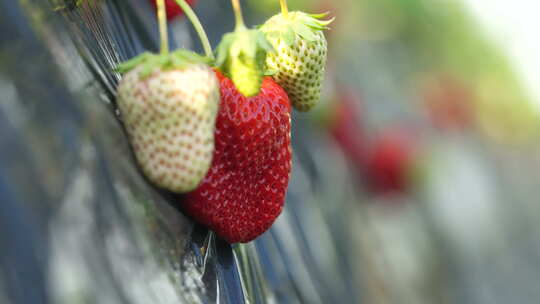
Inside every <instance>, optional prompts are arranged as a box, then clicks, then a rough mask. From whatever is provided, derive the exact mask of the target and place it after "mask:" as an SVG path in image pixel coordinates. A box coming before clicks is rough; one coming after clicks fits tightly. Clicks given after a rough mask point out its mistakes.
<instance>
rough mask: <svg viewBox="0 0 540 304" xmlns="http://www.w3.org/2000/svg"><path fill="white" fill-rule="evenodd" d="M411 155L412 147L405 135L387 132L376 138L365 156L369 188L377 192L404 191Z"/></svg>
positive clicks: (406, 184) (396, 192)
mask: <svg viewBox="0 0 540 304" xmlns="http://www.w3.org/2000/svg"><path fill="white" fill-rule="evenodd" d="M412 156H413V155H412V147H411V146H410V143H409V140H408V138H406V137H405V136H403V135H401V134H397V133H387V134H384V135H383V136H381V137H380V138H378V139H377V140H376V141H375V142H374V144H373V147H372V149H371V152H370V153H369V154H368V157H367V163H366V169H365V170H366V180H367V182H368V186H369V188H370V189H371V190H372V191H374V192H375V193H378V194H398V193H403V192H406V190H407V187H408V184H409V173H410V171H409V170H410V169H411V165H412Z"/></svg>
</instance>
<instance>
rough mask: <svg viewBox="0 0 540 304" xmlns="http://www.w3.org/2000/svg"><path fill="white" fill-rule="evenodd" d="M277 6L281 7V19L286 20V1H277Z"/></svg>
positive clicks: (287, 10) (287, 12)
mask: <svg viewBox="0 0 540 304" xmlns="http://www.w3.org/2000/svg"><path fill="white" fill-rule="evenodd" d="M279 5H280V6H281V14H283V17H285V18H287V17H288V16H289V8H288V7H287V0H279Z"/></svg>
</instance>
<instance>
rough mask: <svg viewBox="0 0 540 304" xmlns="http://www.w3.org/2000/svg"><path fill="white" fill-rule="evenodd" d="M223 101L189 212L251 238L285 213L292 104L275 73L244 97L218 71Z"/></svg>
mask: <svg viewBox="0 0 540 304" xmlns="http://www.w3.org/2000/svg"><path fill="white" fill-rule="evenodd" d="M216 74H217V76H218V79H219V81H220V86H221V104H220V109H219V113H218V118H217V122H216V131H215V150H214V156H213V161H212V165H211V167H210V170H209V171H208V174H207V175H206V177H205V178H204V180H203V181H202V183H201V184H200V186H199V188H197V189H196V190H195V191H193V192H191V193H188V194H187V195H186V196H185V199H184V201H183V208H184V210H185V212H186V213H187V214H189V215H191V216H192V217H194V218H195V219H196V220H197V221H198V222H200V223H202V224H204V225H206V226H208V227H209V228H210V229H212V230H214V231H215V232H216V233H217V234H218V235H219V236H221V237H222V238H224V239H225V240H227V241H228V242H230V243H236V242H242V243H245V242H249V241H251V240H253V239H255V238H256V237H257V236H259V235H260V234H262V233H263V232H265V231H266V230H267V229H268V228H270V226H271V225H272V223H273V222H274V220H275V219H276V218H277V217H278V215H279V214H280V213H281V210H282V208H283V204H284V201H285V192H286V190H287V186H288V183H289V175H290V171H291V154H292V152H291V142H290V140H291V137H290V129H291V107H290V103H289V98H288V97H287V94H286V93H285V91H284V90H283V89H282V88H281V87H280V86H279V85H277V84H276V83H275V82H274V81H273V80H272V78H270V77H265V78H264V79H263V83H262V87H261V92H260V93H259V94H258V95H256V96H253V97H249V98H247V97H245V96H243V95H242V94H241V93H239V92H238V90H237V89H236V87H235V86H234V85H233V83H232V81H231V80H230V79H229V78H226V77H225V76H223V75H222V74H221V73H220V72H216Z"/></svg>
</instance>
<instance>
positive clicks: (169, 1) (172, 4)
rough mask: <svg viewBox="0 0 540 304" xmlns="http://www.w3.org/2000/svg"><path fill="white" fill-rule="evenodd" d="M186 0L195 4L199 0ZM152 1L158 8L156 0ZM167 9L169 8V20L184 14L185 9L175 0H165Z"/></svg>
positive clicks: (190, 3)
mask: <svg viewBox="0 0 540 304" xmlns="http://www.w3.org/2000/svg"><path fill="white" fill-rule="evenodd" d="M186 2H187V3H188V4H189V5H190V6H193V5H195V3H196V2H197V0H186ZM150 3H151V4H152V6H153V7H154V8H156V0H150ZM165 9H166V10H167V20H169V21H170V20H172V19H174V18H176V17H178V16H180V15H182V14H184V11H183V10H182V8H180V6H179V5H178V4H177V3H176V1H175V0H165Z"/></svg>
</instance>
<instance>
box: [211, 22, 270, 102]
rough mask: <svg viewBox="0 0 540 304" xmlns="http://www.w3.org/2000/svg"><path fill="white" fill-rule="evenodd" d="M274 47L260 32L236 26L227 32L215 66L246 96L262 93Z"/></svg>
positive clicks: (219, 47) (219, 48) (218, 51)
mask: <svg viewBox="0 0 540 304" xmlns="http://www.w3.org/2000/svg"><path fill="white" fill-rule="evenodd" d="M273 50H274V49H273V47H272V45H271V44H270V42H268V40H267V39H266V37H265V35H264V34H263V33H262V32H261V31H260V30H258V29H247V28H246V27H245V26H243V25H241V26H237V27H236V30H235V31H234V32H231V33H227V34H225V35H224V36H223V39H222V40H221V42H220V43H219V45H218V47H217V59H216V67H218V68H219V69H220V70H221V71H222V72H223V73H224V74H225V75H226V76H227V77H229V78H231V80H232V81H233V83H234V85H235V86H236V87H237V88H238V91H239V92H240V93H242V94H243V95H244V96H246V97H251V96H255V95H257V94H259V91H260V89H261V83H262V79H263V76H264V75H265V73H266V71H265V69H264V68H265V60H266V53H267V52H271V51H273Z"/></svg>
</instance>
